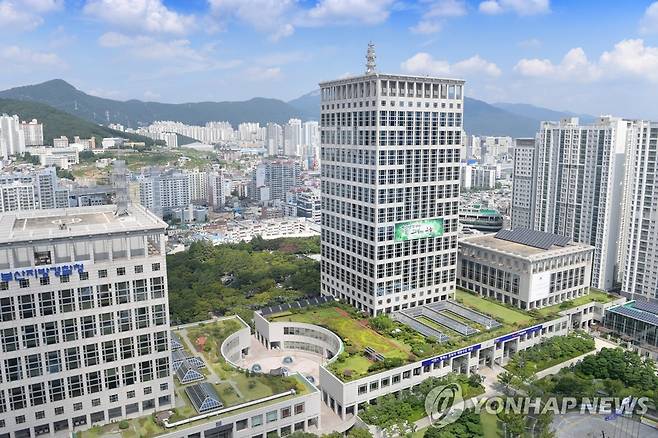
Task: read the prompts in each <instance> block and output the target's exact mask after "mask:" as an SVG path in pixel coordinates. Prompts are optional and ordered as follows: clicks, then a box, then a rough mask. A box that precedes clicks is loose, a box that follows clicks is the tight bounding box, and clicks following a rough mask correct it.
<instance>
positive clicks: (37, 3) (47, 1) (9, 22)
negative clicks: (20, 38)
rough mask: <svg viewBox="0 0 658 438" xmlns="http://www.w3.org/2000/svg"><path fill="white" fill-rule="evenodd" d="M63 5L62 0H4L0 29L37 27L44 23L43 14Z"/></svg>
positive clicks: (0, 10) (30, 28)
mask: <svg viewBox="0 0 658 438" xmlns="http://www.w3.org/2000/svg"><path fill="white" fill-rule="evenodd" d="M62 5H63V1H62V0H2V1H0V29H11V30H23V31H27V30H32V29H35V28H37V27H39V26H40V25H41V24H43V17H42V16H41V14H45V13H48V12H53V11H56V10H59V9H60V8H61V7H62Z"/></svg>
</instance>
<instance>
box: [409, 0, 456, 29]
mask: <svg viewBox="0 0 658 438" xmlns="http://www.w3.org/2000/svg"><path fill="white" fill-rule="evenodd" d="M424 3H425V4H426V5H427V10H426V11H425V13H423V15H422V17H421V19H420V21H419V22H418V23H417V24H416V25H415V26H412V27H411V28H410V30H411V31H412V32H413V33H419V34H432V33H436V32H439V31H440V30H441V28H442V27H443V20H444V19H445V18H448V17H462V16H464V15H466V14H467V13H468V11H467V8H466V3H465V2H464V1H463V0H426V1H425V2H424Z"/></svg>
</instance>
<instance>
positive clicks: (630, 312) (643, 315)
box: [609, 306, 658, 326]
mask: <svg viewBox="0 0 658 438" xmlns="http://www.w3.org/2000/svg"><path fill="white" fill-rule="evenodd" d="M609 312H612V313H617V314H619V315H624V316H628V317H630V318H633V319H637V320H638V321H643V322H646V323H649V324H652V325H656V326H658V315H655V314H653V313H649V312H643V311H641V310H637V309H633V308H632V307H626V306H619V307H615V308H613V309H610V310H609Z"/></svg>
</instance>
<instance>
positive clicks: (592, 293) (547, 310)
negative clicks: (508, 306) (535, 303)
mask: <svg viewBox="0 0 658 438" xmlns="http://www.w3.org/2000/svg"><path fill="white" fill-rule="evenodd" d="M616 298H618V297H616V296H614V295H609V294H607V293H606V292H604V291H602V290H599V289H594V288H590V290H589V294H587V295H583V296H582V297H578V298H576V299H573V300H570V301H565V302H564V303H561V304H556V305H554V306H549V307H544V308H543V309H539V310H537V312H538V313H539V314H540V315H542V316H551V315H556V314H557V313H559V312H560V311H561V310H564V309H565V308H572V307H578V306H582V305H583V304H588V303H592V302H594V301H596V302H599V303H609V302H610V301H613V300H615V299H616ZM565 303H567V304H565Z"/></svg>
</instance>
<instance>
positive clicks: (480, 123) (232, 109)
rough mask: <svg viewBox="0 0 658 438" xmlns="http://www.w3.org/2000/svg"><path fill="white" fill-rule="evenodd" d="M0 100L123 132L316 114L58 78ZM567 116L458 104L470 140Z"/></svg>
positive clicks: (313, 107)
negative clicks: (90, 86)
mask: <svg viewBox="0 0 658 438" xmlns="http://www.w3.org/2000/svg"><path fill="white" fill-rule="evenodd" d="M0 98H8V99H15V100H22V101H33V102H39V103H43V104H46V105H49V106H52V107H54V108H56V109H59V110H61V111H64V112H67V113H69V114H71V115H73V116H76V117H79V118H82V119H85V120H87V121H90V122H93V123H96V124H110V123H119V124H122V125H124V126H126V127H128V128H137V127H139V126H145V125H148V124H150V123H152V122H154V121H156V120H173V121H178V122H182V123H186V124H193V125H203V124H205V123H206V122H209V121H228V122H230V123H231V124H232V125H233V126H237V125H238V124H240V123H243V122H258V123H260V124H262V125H264V124H266V123H268V122H274V123H280V124H283V123H286V122H287V121H288V120H289V119H291V118H301V119H304V120H318V119H319V113H320V95H319V90H317V89H316V90H313V91H311V92H310V93H307V94H304V95H302V96H300V97H298V98H296V99H292V100H290V101H288V102H284V101H282V100H279V99H273V98H264V97H254V98H251V99H249V100H245V101H233V102H231V101H223V102H212V101H205V102H187V103H160V102H145V101H141V100H138V99H130V100H126V101H119V100H113V99H108V98H103V97H98V96H93V95H90V94H87V93H85V92H83V91H81V90H79V89H77V88H76V87H74V86H73V85H71V84H69V83H68V82H66V81H64V80H63V79H53V80H50V81H46V82H43V83H40V84H34V85H25V86H21V87H15V88H11V89H8V90H4V91H0ZM544 116H546V117H544ZM548 116H551V117H548ZM568 116H573V113H570V112H567V111H554V110H550V109H547V108H541V107H536V106H533V105H529V104H522V103H521V104H510V103H498V104H490V103H487V102H484V101H482V100H478V99H474V98H470V97H466V98H465V100H464V129H465V131H466V133H467V134H471V135H493V136H510V137H528V136H534V134H535V132H536V131H537V129H538V128H539V123H540V121H542V120H547V119H548V120H554V119H559V118H562V117H568ZM585 116H586V115H585ZM589 117H591V116H589Z"/></svg>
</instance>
